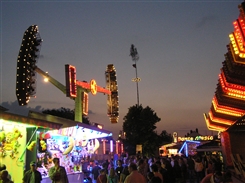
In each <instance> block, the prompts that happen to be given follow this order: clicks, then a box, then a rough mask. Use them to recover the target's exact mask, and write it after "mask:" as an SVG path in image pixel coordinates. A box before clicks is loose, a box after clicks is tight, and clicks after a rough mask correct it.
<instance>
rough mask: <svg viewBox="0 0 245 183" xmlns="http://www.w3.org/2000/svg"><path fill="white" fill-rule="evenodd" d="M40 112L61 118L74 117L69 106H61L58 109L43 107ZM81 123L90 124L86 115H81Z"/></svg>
mask: <svg viewBox="0 0 245 183" xmlns="http://www.w3.org/2000/svg"><path fill="white" fill-rule="evenodd" d="M42 113H44V114H50V115H53V116H58V117H61V118H65V119H70V120H74V119H75V111H74V109H73V110H71V109H69V108H64V107H61V108H59V109H45V110H43V111H42ZM83 123H85V124H88V125H90V121H89V119H88V118H87V117H85V116H83Z"/></svg>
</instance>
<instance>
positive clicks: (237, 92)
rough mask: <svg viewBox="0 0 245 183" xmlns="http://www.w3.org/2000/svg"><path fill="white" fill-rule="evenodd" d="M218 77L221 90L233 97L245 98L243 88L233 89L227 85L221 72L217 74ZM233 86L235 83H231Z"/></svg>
mask: <svg viewBox="0 0 245 183" xmlns="http://www.w3.org/2000/svg"><path fill="white" fill-rule="evenodd" d="M219 79H220V84H221V87H222V90H223V92H224V93H225V94H227V95H229V96H232V97H235V98H241V99H245V91H244V90H239V89H234V88H231V87H229V86H227V84H228V83H227V82H225V81H224V79H223V77H222V75H221V74H219ZM233 86H235V85H233ZM237 86H239V85H237ZM236 88H237V87H236ZM241 88H243V87H241Z"/></svg>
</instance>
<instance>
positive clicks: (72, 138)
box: [1, 25, 119, 176]
mask: <svg viewBox="0 0 245 183" xmlns="http://www.w3.org/2000/svg"><path fill="white" fill-rule="evenodd" d="M41 43H42V39H41V37H40V35H39V31H38V26H37V25H32V26H30V27H29V28H28V29H27V30H26V31H25V32H24V36H23V39H22V43H21V47H20V51H19V55H18V59H17V75H16V96H17V100H18V103H19V105H20V106H24V105H27V104H28V102H29V101H30V98H31V97H35V94H36V77H37V73H38V74H40V75H41V76H43V77H44V78H46V79H48V81H49V82H50V83H52V84H53V85H54V86H55V87H57V88H58V89H59V90H60V91H62V92H63V93H64V94H65V95H66V96H67V97H69V98H71V99H72V100H74V101H75V122H82V115H88V93H89V92H90V93H91V94H92V95H96V94H97V93H98V92H99V93H103V94H106V95H107V115H108V116H109V119H110V122H111V123H112V124H115V123H117V122H118V118H119V107H118V86H117V79H116V70H115V67H114V66H113V64H110V65H108V66H107V69H106V71H105V78H106V87H101V86H98V85H97V83H96V81H95V80H94V79H92V80H91V81H90V82H85V81H79V80H77V78H76V68H75V67H74V66H72V65H69V64H66V65H65V78H66V85H63V84H61V83H60V82H59V81H57V80H56V79H54V78H53V77H51V76H50V75H49V74H48V73H46V72H44V71H42V70H41V69H40V68H38V67H37V65H36V63H37V59H38V57H39V52H40V47H41ZM73 122H74V121H73ZM80 124H81V123H80ZM84 125H86V124H84ZM37 128H38V127H37ZM37 128H36V130H35V132H34V133H36V134H37V135H36V140H33V139H34V138H33V139H32V137H33V136H32V137H31V138H30V139H29V142H28V143H27V145H26V149H27V150H30V151H32V150H33V149H35V147H36V148H37V158H38V162H41V163H42V165H45V166H42V168H43V170H42V171H41V172H42V174H43V176H47V171H48V169H49V167H50V165H51V163H52V158H54V157H59V158H60V159H61V164H62V166H65V167H66V170H67V172H68V173H69V172H72V171H77V170H79V169H81V161H82V159H83V158H84V157H87V156H90V155H92V154H94V153H95V151H96V150H97V149H98V148H99V146H100V144H99V141H98V139H97V138H101V137H106V136H110V135H112V134H109V135H108V134H107V133H103V131H102V132H101V131H99V130H98V131H96V130H94V128H93V127H91V128H90V127H86V128H85V127H83V126H81V125H77V126H73V127H67V128H61V129H59V130H50V131H42V130H41V131H38V130H37ZM1 134H2V135H5V134H3V133H1ZM17 142H18V141H17ZM11 147H12V146H11ZM13 148H15V147H13ZM23 155H24V152H23V154H22V156H23ZM3 156H4V154H3Z"/></svg>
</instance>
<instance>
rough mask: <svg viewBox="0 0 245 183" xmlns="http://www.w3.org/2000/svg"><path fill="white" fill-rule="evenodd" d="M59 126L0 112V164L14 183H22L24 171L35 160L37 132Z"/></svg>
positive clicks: (59, 125) (58, 125) (3, 111)
mask: <svg viewBox="0 0 245 183" xmlns="http://www.w3.org/2000/svg"><path fill="white" fill-rule="evenodd" d="M1 109H3V108H1ZM61 126H62V125H61V124H57V123H51V122H48V121H44V120H36V119H32V118H28V117H24V116H20V115H16V114H12V113H7V112H6V110H0V163H1V164H4V165H6V168H7V171H8V172H9V174H10V175H11V179H12V180H13V181H14V182H22V178H23V173H24V171H25V170H28V169H30V167H29V164H30V162H31V161H35V160H36V144H37V138H36V134H37V132H39V131H43V130H50V129H59V128H60V127H61Z"/></svg>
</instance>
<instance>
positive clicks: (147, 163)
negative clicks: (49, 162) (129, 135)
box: [0, 155, 232, 183]
mask: <svg viewBox="0 0 245 183" xmlns="http://www.w3.org/2000/svg"><path fill="white" fill-rule="evenodd" d="M87 162H88V163H89V165H91V166H90V168H89V169H86V168H85V169H84V170H83V172H84V173H85V174H86V173H88V175H89V176H88V177H91V178H90V179H87V182H91V183H92V182H93V183H231V182H232V179H231V174H230V173H229V172H226V173H224V167H223V163H222V161H221V160H220V158H219V156H213V155H211V156H203V157H199V156H193V157H192V156H189V157H185V156H179V155H171V156H170V157H151V158H147V157H145V156H140V155H139V156H131V157H122V158H121V159H117V160H113V159H110V160H105V161H102V162H98V161H92V160H89V161H87ZM91 162H93V163H92V164H91ZM53 163H54V166H53V167H52V168H51V169H50V170H49V173H48V175H49V178H50V179H51V180H52V183H57V182H58V183H69V180H68V177H67V173H66V170H65V168H64V167H62V166H60V161H59V158H54V159H53ZM84 165H85V163H84ZM85 167H86V165H85ZM85 178H86V177H85ZM41 181H42V176H41V173H40V172H39V171H37V169H36V163H35V162H31V163H30V169H29V170H28V171H26V172H25V174H24V177H23V180H22V183H41ZM0 183H13V181H11V176H10V175H9V173H8V171H7V169H6V166H5V165H4V164H1V165H0Z"/></svg>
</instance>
